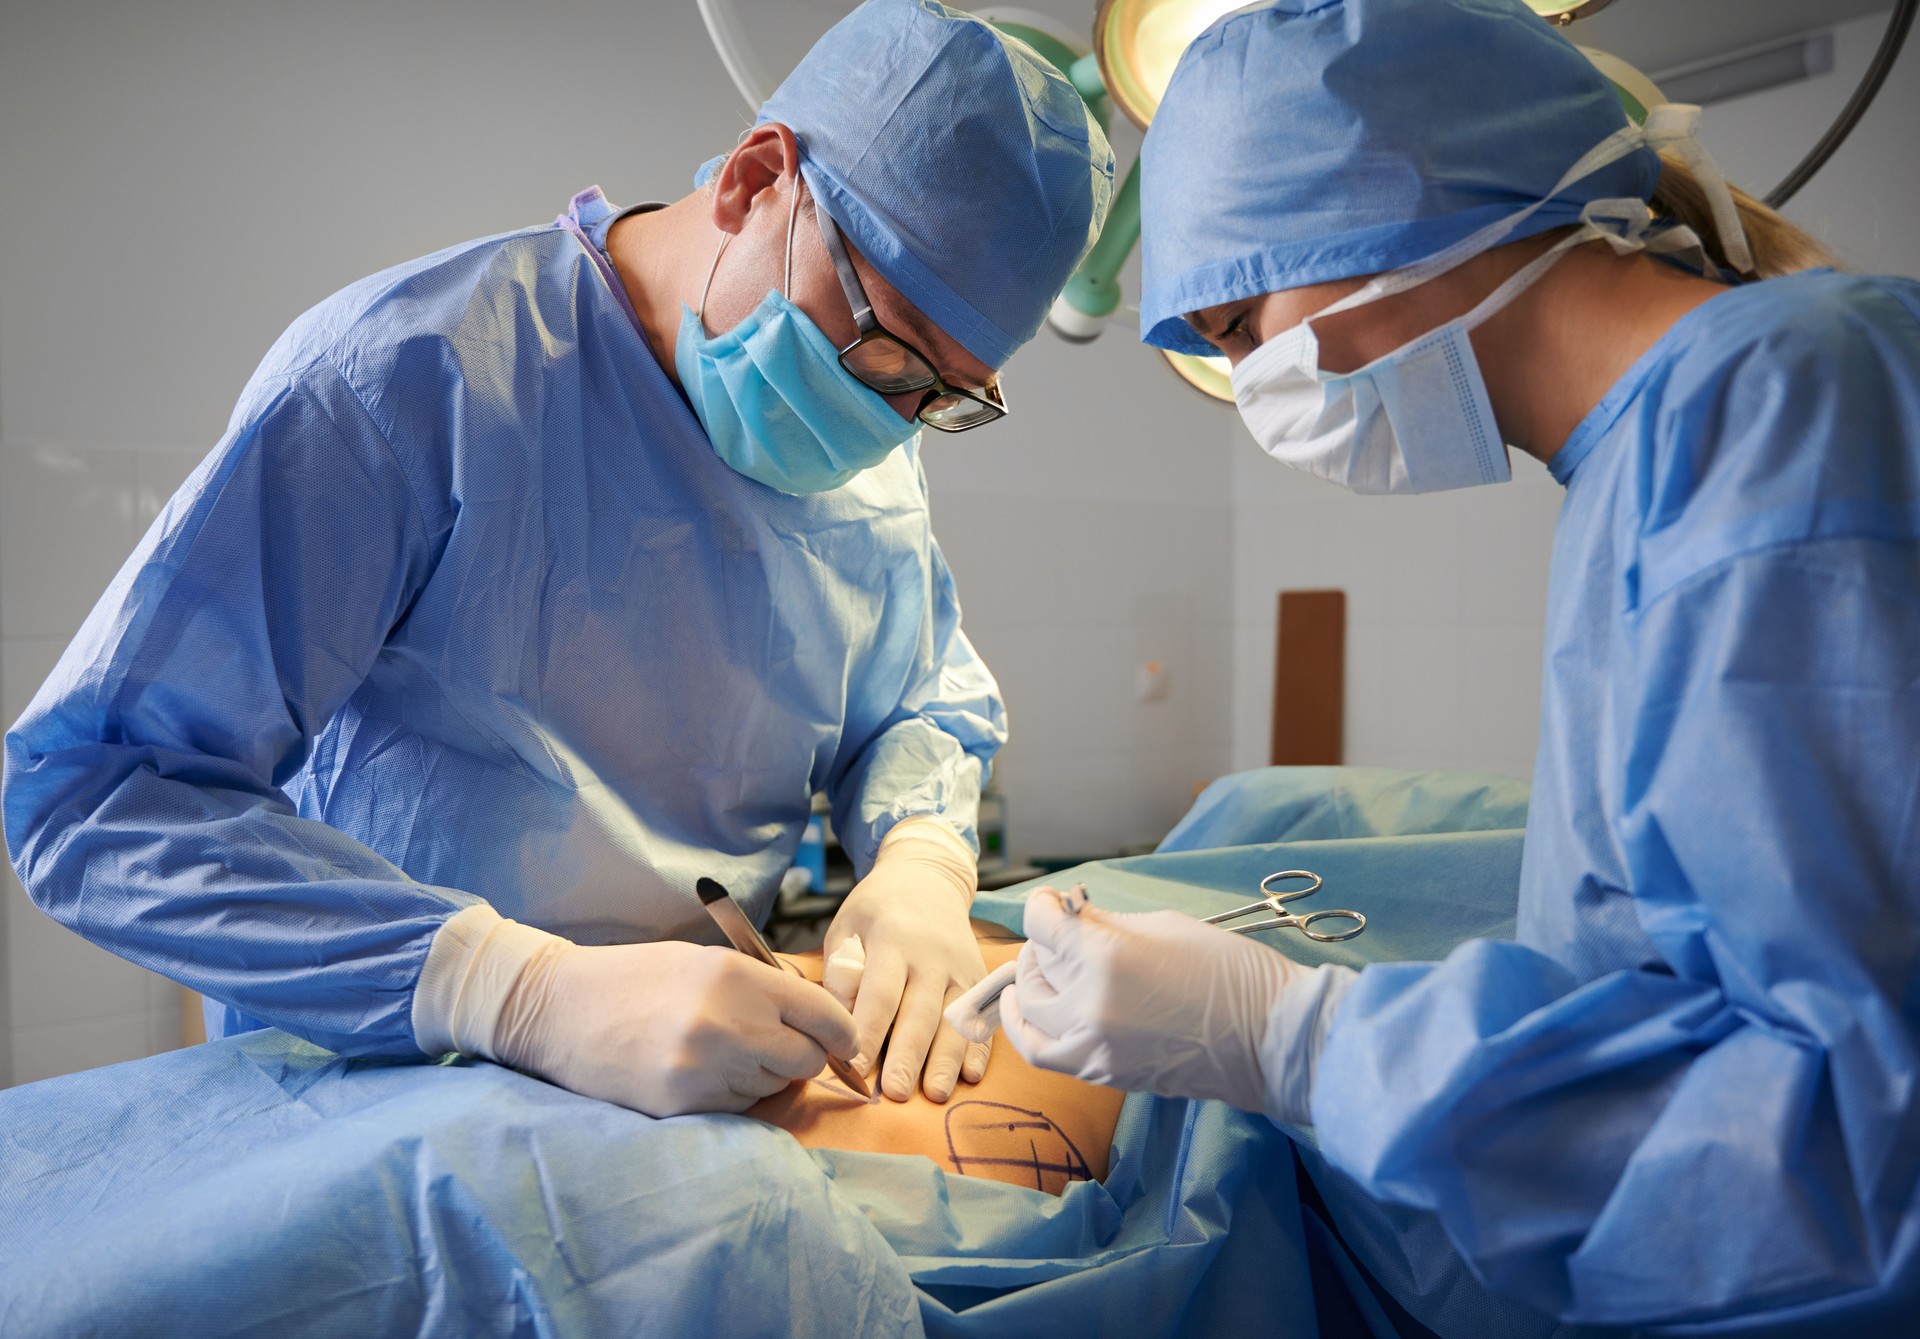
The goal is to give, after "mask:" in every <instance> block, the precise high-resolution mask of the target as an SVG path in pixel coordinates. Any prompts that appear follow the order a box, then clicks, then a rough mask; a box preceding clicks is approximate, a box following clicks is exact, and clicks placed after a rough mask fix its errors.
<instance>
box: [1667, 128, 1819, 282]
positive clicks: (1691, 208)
mask: <svg viewBox="0 0 1920 1339" xmlns="http://www.w3.org/2000/svg"><path fill="white" fill-rule="evenodd" d="M1729 189H1730V190H1732V191H1733V202H1734V204H1735V205H1736V206H1737V207H1738V208H1739V210H1740V226H1741V227H1743V228H1744V229H1746V233H1747V244H1748V246H1750V247H1751V248H1752V249H1753V274H1752V276H1750V277H1752V278H1757V279H1778V278H1779V277H1780V276H1781V275H1785V274H1798V273H1799V272H1800V271H1801V270H1815V269H1820V268H1822V267H1828V268H1833V269H1838V268H1839V266H1840V262H1839V261H1838V260H1836V259H1835V258H1834V255H1833V253H1832V252H1831V251H1829V250H1827V248H1826V246H1825V244H1823V243H1822V242H1821V241H1820V240H1819V239H1818V238H1816V237H1814V236H1813V235H1812V234H1811V233H1808V232H1804V231H1802V230H1801V229H1800V228H1798V227H1796V226H1794V225H1793V224H1791V223H1789V222H1787V220H1786V219H1785V218H1783V217H1781V216H1780V214H1779V213H1778V212H1777V211H1775V210H1772V209H1769V208H1768V207H1767V206H1766V205H1763V204H1761V203H1760V202H1759V201H1758V200H1756V199H1754V198H1753V197H1752V196H1751V195H1748V194H1747V193H1746V192H1745V191H1743V190H1741V189H1740V188H1739V187H1737V186H1734V187H1729ZM1653 212H1654V213H1655V214H1656V215H1658V216H1659V217H1660V218H1663V219H1671V220H1673V221H1674V222H1675V223H1684V224H1685V225H1686V226H1687V227H1689V228H1691V229H1693V231H1694V232H1695V233H1697V234H1699V237H1700V240H1701V241H1702V242H1703V243H1704V244H1705V245H1706V248H1707V258H1708V259H1709V260H1711V261H1712V262H1713V263H1714V264H1715V265H1718V266H1719V267H1720V268H1721V269H1723V270H1731V269H1732V267H1731V266H1730V265H1728V264H1727V258H1726V256H1725V254H1723V252H1722V251H1721V248H1720V235H1719V233H1718V232H1716V231H1715V229H1714V226H1713V207H1712V206H1711V205H1709V204H1708V203H1707V193H1706V191H1704V190H1703V189H1701V186H1700V180H1699V178H1698V177H1696V176H1694V174H1693V170H1692V169H1691V168H1689V167H1688V166H1687V165H1686V164H1685V163H1683V162H1681V161H1680V160H1679V159H1678V158H1676V157H1674V156H1672V155H1671V154H1667V153H1662V154H1661V155H1660V180H1659V183H1658V184H1657V185H1655V186H1654V188H1653Z"/></svg>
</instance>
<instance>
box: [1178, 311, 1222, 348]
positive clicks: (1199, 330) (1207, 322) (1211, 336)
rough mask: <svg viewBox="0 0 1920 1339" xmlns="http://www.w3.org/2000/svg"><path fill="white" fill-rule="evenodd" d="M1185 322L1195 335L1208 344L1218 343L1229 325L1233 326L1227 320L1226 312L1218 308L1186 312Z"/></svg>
mask: <svg viewBox="0 0 1920 1339" xmlns="http://www.w3.org/2000/svg"><path fill="white" fill-rule="evenodd" d="M1216 313H1217V314H1216ZM1186 322H1187V324H1188V325H1190V326H1192V327H1193V331H1194V333H1195V334H1197V335H1198V336H1200V338H1201V339H1204V340H1206V341H1207V342H1208V343H1210V344H1217V343H1219V341H1220V336H1221V335H1223V334H1225V333H1226V329H1227V327H1228V326H1229V325H1232V324H1233V322H1232V321H1230V320H1228V319H1227V314H1226V312H1225V311H1224V310H1223V309H1222V308H1219V307H1209V308H1207V309H1206V310H1205V311H1197V312H1188V313H1187V315H1186ZM1216 323H1217V324H1216ZM1210 327H1211V328H1210Z"/></svg>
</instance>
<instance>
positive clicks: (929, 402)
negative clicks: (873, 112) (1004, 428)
mask: <svg viewBox="0 0 1920 1339" xmlns="http://www.w3.org/2000/svg"><path fill="white" fill-rule="evenodd" d="M813 213H814V217H815V218H817V219H818V220H819V221H820V236H821V238H822V239H823V240H824V241H825V242H826V244H827V255H828V256H829V257H830V258H832V260H833V268H834V270H835V272H836V273H838V274H839V276H840V287H841V290H842V291H844V292H845V293H846V295H847V305H848V306H849V307H851V308H853V324H854V326H855V328H856V329H858V330H859V332H860V334H859V337H858V338H856V339H855V340H854V341H853V343H851V344H849V345H847V347H846V348H844V349H842V350H840V366H842V367H844V368H846V369H847V371H848V372H849V373H851V374H852V375H853V378H854V380H856V381H858V382H859V383H860V384H861V385H863V386H865V387H867V388H868V389H869V390H874V391H878V392H879V393H880V394H882V395H911V394H913V393H914V392H915V391H925V392H926V394H924V395H922V396H921V397H920V407H919V408H917V409H915V410H914V412H913V416H914V417H915V418H917V419H919V420H920V421H921V422H922V423H924V424H926V425H927V426H928V427H929V428H936V429H938V430H939V431H941V432H965V431H967V429H969V428H977V427H979V426H980V425H981V424H983V423H991V422H993V421H994V420H995V419H997V418H1005V417H1006V416H1007V399H1006V396H1005V395H1003V394H1002V393H1001V391H1000V383H999V380H998V378H996V379H995V380H993V381H991V382H989V383H988V384H987V385H985V386H983V387H982V388H980V389H979V390H977V391H976V390H969V389H967V388H966V387H965V386H951V385H948V384H947V382H946V381H945V379H943V378H942V377H941V375H940V374H939V373H938V372H936V371H935V370H934V367H933V361H932V360H931V359H929V358H928V357H927V355H926V354H924V353H922V352H920V350H919V349H917V348H915V347H914V346H913V345H912V344H910V343H908V342H907V341H906V340H904V339H902V338H900V336H898V335H896V334H894V333H893V332H892V331H891V330H889V329H887V328H886V327H885V326H883V325H881V324H880V319H879V318H878V317H876V316H875V315H874V314H873V304H872V303H871V302H869V301H867V290H866V288H865V286H864V285H862V284H861V282H860V276H859V274H858V273H856V272H855V270H854V268H853V259H852V257H850V256H848V255H847V245H846V243H845V242H843V241H842V240H841V239H840V229H839V227H838V226H837V225H836V224H835V223H834V221H833V219H832V217H831V216H830V215H829V214H828V213H827V211H826V208H825V206H823V205H822V204H821V203H820V198H819V197H818V196H815V197H814V201H813Z"/></svg>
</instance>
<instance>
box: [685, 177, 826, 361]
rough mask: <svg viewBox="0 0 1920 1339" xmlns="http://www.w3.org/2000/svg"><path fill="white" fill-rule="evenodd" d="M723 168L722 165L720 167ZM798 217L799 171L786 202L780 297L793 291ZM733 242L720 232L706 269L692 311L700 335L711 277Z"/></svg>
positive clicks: (727, 233)
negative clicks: (795, 222)
mask: <svg viewBox="0 0 1920 1339" xmlns="http://www.w3.org/2000/svg"><path fill="white" fill-rule="evenodd" d="M722 166H723V168H724V164H723V165H722ZM798 217H800V170H799V169H798V168H795V169H794V173H793V198H792V199H791V200H789V201H788V202H787V264H786V277H785V278H784V279H783V280H782V281H781V285H780V293H781V296H783V297H784V296H786V295H787V294H788V293H790V292H791V291H792V289H793V223H794V220H795V219H797V218H798ZM732 240H733V234H732V233H730V232H728V231H727V230H726V229H725V228H722V229H721V230H720V245H719V246H717V247H715V248H714V252H713V264H711V265H709V266H708V267H707V282H706V283H704V284H702V285H701V286H700V305H699V307H698V308H696V309H695V310H694V313H693V315H694V319H695V320H697V321H699V322H700V333H701V334H703V335H704V334H706V333H707V294H708V293H711V292H712V291H713V276H714V275H716V274H718V273H719V272H720V257H721V256H722V255H723V254H724V253H725V252H726V249H727V243H728V242H730V241H732Z"/></svg>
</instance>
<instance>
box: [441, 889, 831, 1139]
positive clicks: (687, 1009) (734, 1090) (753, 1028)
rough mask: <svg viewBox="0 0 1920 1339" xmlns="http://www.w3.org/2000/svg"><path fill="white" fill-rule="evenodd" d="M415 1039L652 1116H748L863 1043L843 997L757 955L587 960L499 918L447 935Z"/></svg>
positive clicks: (447, 929)
mask: <svg viewBox="0 0 1920 1339" xmlns="http://www.w3.org/2000/svg"><path fill="white" fill-rule="evenodd" d="M413 1033H414V1038H415V1040H416V1042H417V1043H418V1044H419V1046H420V1049H421V1050H422V1051H425V1052H426V1053H427V1054H428V1055H444V1054H446V1053H447V1052H448V1051H459V1052H460V1053H462V1054H463V1055H473V1056H480V1057H482V1058H484V1059H488V1060H495V1061H498V1062H499V1063H501V1064H503V1065H509V1066H511V1067H513V1068H514V1069H519V1070H524V1071H525V1072H527V1073H529V1074H535V1075H538V1076H539V1077H540V1078H543V1079H545V1080H547V1081H548V1082H549V1083H554V1084H558V1085H559V1086H560V1087H562V1088H566V1089H570V1090H571V1091H573V1092H576V1093H579V1094H581V1095H582V1096H584V1097H597V1098H600V1099H601V1100H603V1101H607V1102H614V1103H618V1104H619V1105H620V1106H623V1107H629V1108H631V1109H633V1110H635V1111H639V1112H643V1113H645V1114H646V1115H649V1116H677V1115H681V1114H684V1113H686V1112H691V1111H744V1110H746V1109H747V1108H748V1107H749V1106H752V1105H753V1103H755V1102H756V1101H758V1100H759V1099H760V1098H762V1097H765V1096H767V1095H768V1094H770V1093H776V1092H778V1091H780V1089H782V1088H784V1087H786V1086H787V1084H789V1083H791V1082H792V1081H793V1080H795V1079H805V1078H811V1077H812V1076H813V1075H815V1074H818V1073H819V1072H820V1070H821V1068H822V1067H823V1066H825V1064H826V1062H827V1053H828V1052H829V1051H831V1052H832V1053H833V1054H834V1055H837V1056H839V1057H840V1058H841V1059H843V1060H844V1059H848V1058H849V1057H851V1056H852V1055H853V1052H854V1047H855V1043H856V1034H855V1031H854V1025H853V1015H851V1014H850V1013H848V1012H847V1011H846V1009H845V1008H843V1007H842V1006H841V1005H840V1004H839V1003H838V1002H837V1001H836V1000H835V999H834V998H833V997H832V996H831V995H829V994H828V993H827V992H826V991H824V990H822V989H821V988H820V987H819V986H817V985H814V984H813V983H812V982H810V981H806V980H803V979H801V978H800V977H798V976H792V975H789V974H787V973H785V972H782V971H780V970H779V969H777V968H774V967H769V966H767V965H766V964H765V963H760V962H755V961H754V960H753V959H752V958H749V957H747V956H746V955H745V954H744V953H737V952H735V951H734V950H733V949H730V948H717V947H713V946H710V945H703V944H683V943H678V942H673V941H669V942H664V943H657V944H614V945H608V946H606V947H599V948H595V947H583V946H581V945H578V944H574V943H571V942H570V941H568V940H565V939H562V938H560V937H559V936H558V935H552V934H548V933H547V932H546V931H545V930H536V929H535V928H534V927H532V926H530V925H521V924H519V923H518V922H515V921H510V920H503V919H502V918H501V916H500V914H499V913H498V912H496V911H494V910H493V908H491V907H488V906H474V907H468V908H467V909H466V910H464V911H461V912H460V913H458V914H457V915H455V916H454V917H452V918H451V919H450V920H448V921H447V923H446V924H445V925H443V926H441V927H440V930H439V931H438V932H437V933H436V934H435V936H434V940H433V945H432V947H431V948H429V949H428V951H427V963H426V967H425V968H424V969H423V970H422V972H421V974H420V983H419V985H418V987H417V988H416V989H415V991H414V999H413Z"/></svg>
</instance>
